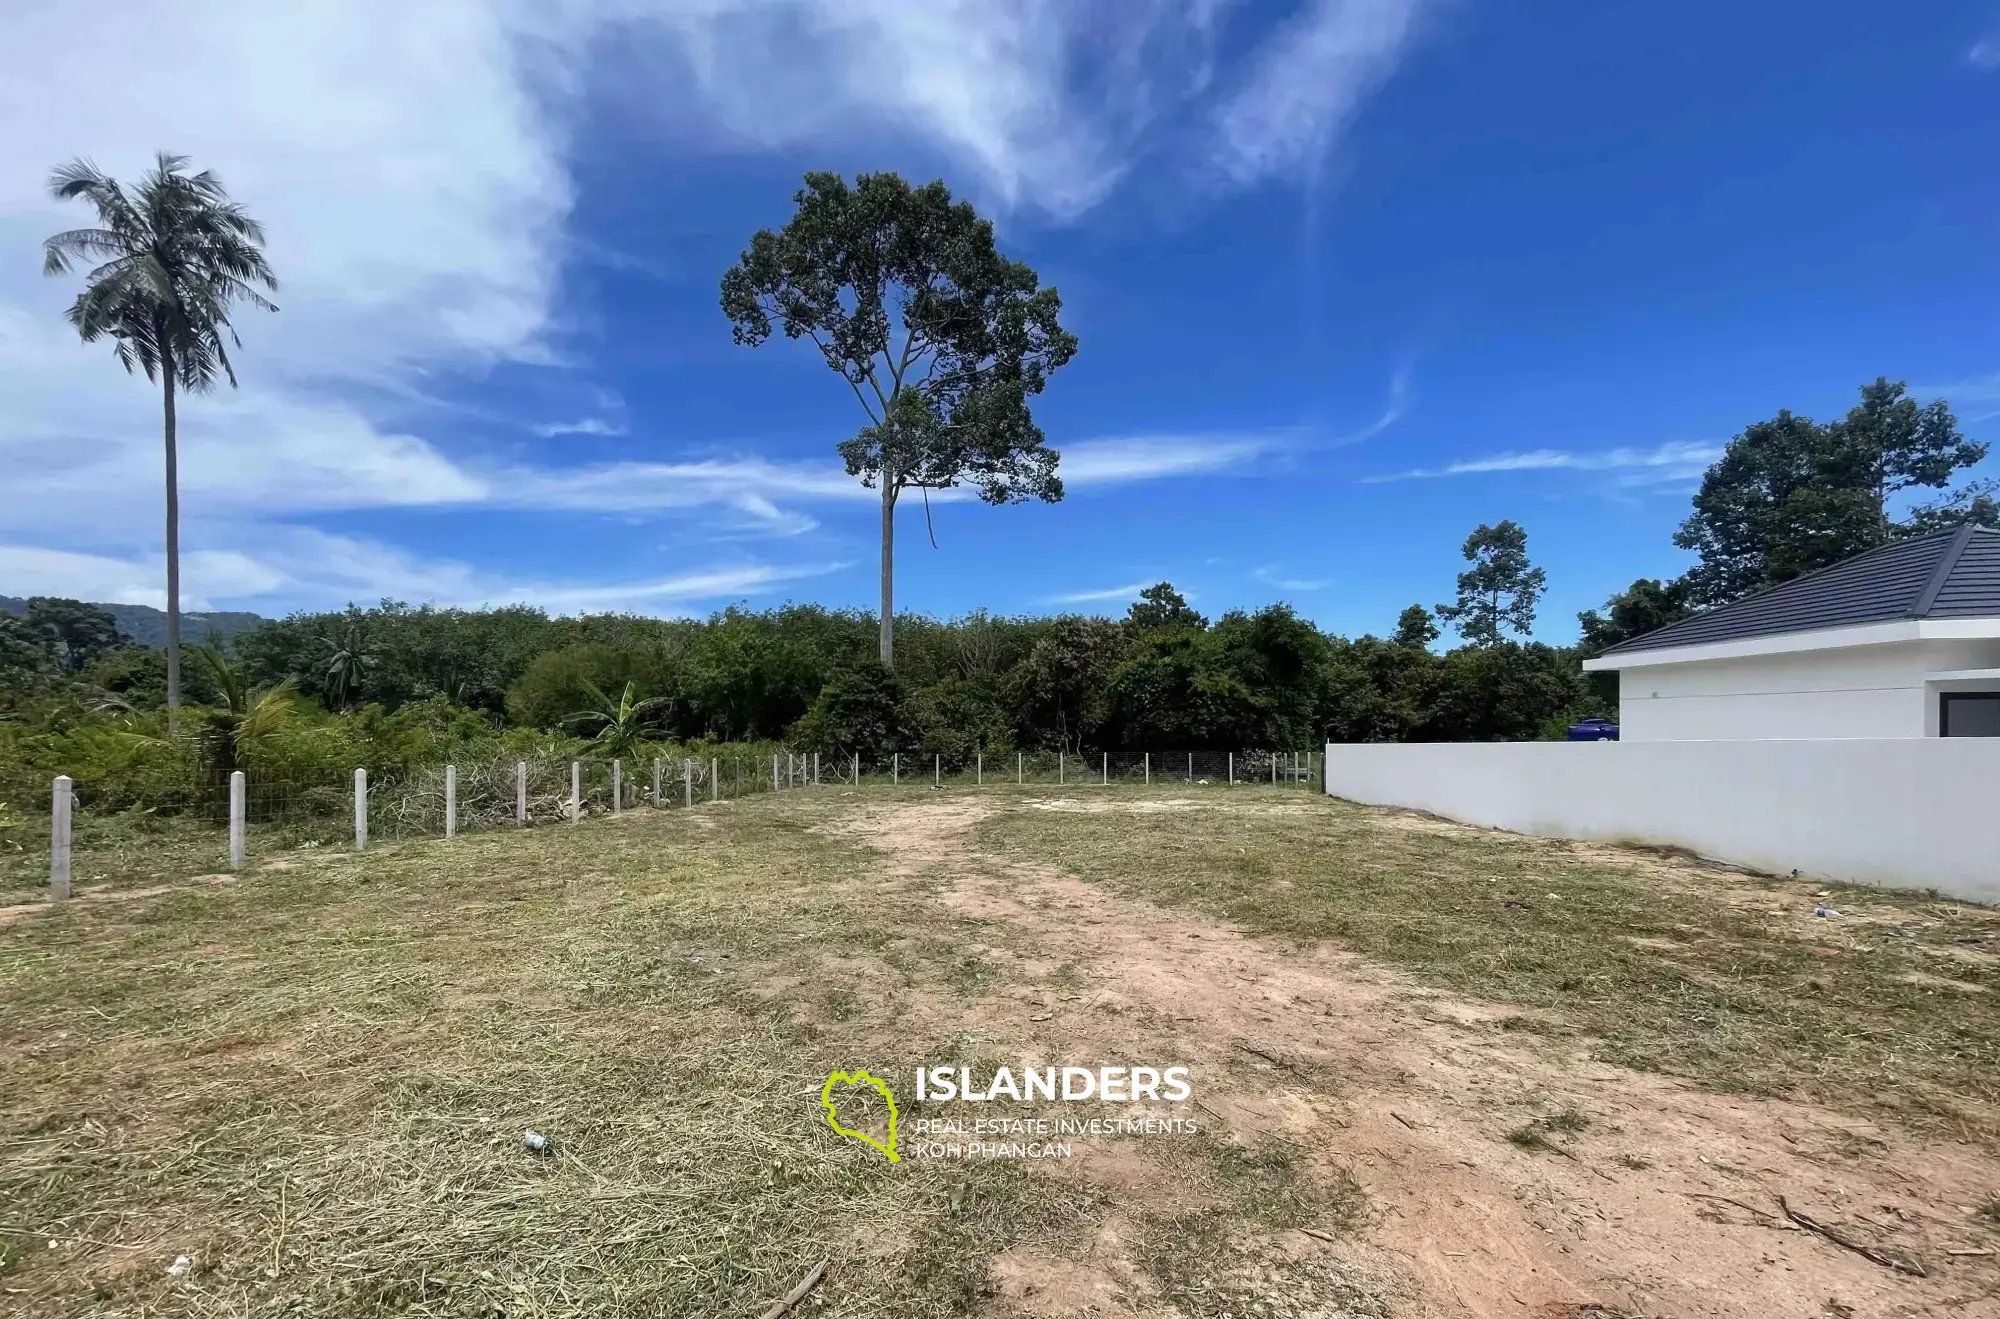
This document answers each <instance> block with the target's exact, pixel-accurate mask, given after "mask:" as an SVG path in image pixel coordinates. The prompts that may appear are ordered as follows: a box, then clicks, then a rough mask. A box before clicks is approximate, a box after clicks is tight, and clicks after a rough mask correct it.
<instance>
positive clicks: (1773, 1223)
mask: <svg viewBox="0 0 2000 1319" xmlns="http://www.w3.org/2000/svg"><path fill="white" fill-rule="evenodd" d="M1681 1194H1682V1195H1685V1196H1686V1197H1687V1198H1688V1199H1690V1200H1713V1201H1715V1202H1716V1203H1717V1204H1726V1205H1734V1206H1735V1207H1736V1208H1738V1209H1741V1210H1742V1211H1743V1212H1744V1213H1746V1214H1754V1215H1755V1216H1756V1217H1758V1218H1761V1219H1763V1220H1764V1225H1765V1226H1767V1227H1773V1228H1777V1229H1779V1230H1780V1231H1785V1232H1789V1231H1791V1230H1792V1229H1791V1228H1789V1227H1786V1226H1785V1225H1784V1224H1783V1223H1781V1222H1779V1221H1778V1216H1777V1215H1776V1214H1774V1213H1772V1212H1771V1211H1770V1210H1768V1209H1759V1208H1757V1207H1756V1206H1755V1205H1747V1204H1744V1203H1743V1202H1742V1201H1741V1200H1732V1199H1730V1198H1729V1197H1728V1196H1726V1195H1710V1194H1708V1193H1707V1192H1705V1191H1682V1192H1681Z"/></svg>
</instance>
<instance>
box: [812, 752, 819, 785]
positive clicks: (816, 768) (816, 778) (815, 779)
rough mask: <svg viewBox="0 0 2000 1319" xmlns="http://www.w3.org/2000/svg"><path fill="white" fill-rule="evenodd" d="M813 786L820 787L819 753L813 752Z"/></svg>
mask: <svg viewBox="0 0 2000 1319" xmlns="http://www.w3.org/2000/svg"><path fill="white" fill-rule="evenodd" d="M813 786H814V787H815V788H817V787H818V786H819V752H817V751H815V752H813Z"/></svg>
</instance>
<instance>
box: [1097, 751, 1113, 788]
mask: <svg viewBox="0 0 2000 1319" xmlns="http://www.w3.org/2000/svg"><path fill="white" fill-rule="evenodd" d="M1098 754H1099V755H1101V756H1103V757H1104V765H1103V772H1102V774H1101V775H1100V776H1099V777H1101V778H1102V779H1103V781H1104V786H1105V787H1107V788H1108V787H1110V786H1111V753H1110V752H1109V751H1101V752H1099V753H1098Z"/></svg>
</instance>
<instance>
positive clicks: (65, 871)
mask: <svg viewBox="0 0 2000 1319" xmlns="http://www.w3.org/2000/svg"><path fill="white" fill-rule="evenodd" d="M75 788H76V785H75V783H74V782H72V781H71V779H70V776H69V775H67V774H58V775H56V782H55V792H54V794H53V796H52V797H51V799H50V802H49V901H50V902H67V901H68V900H69V844H70V815H71V810H72V808H73V807H74V805H75V802H76V792H75Z"/></svg>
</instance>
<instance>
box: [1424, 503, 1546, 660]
mask: <svg viewBox="0 0 2000 1319" xmlns="http://www.w3.org/2000/svg"><path fill="white" fill-rule="evenodd" d="M1464 554H1465V557H1466V559H1467V560H1468V561H1470V562H1471V564H1472V567H1470V568H1468V569H1466V570H1465V571H1464V572H1462V573H1460V574H1459V575H1458V600H1457V602H1456V603H1455V604H1448V605H1439V606H1438V607H1437V613H1438V617H1439V618H1441V619H1443V620H1444V621H1445V622H1447V623H1450V624H1451V625H1452V626H1453V627H1456V628H1457V629H1458V634H1459V635H1460V636H1461V637H1464V638H1465V639H1466V640H1467V641H1469V642H1471V643H1472V644H1473V645H1475V646H1495V645H1498V644H1500V629H1501V628H1503V627H1505V628H1511V629H1513V630H1514V631H1515V632H1518V633H1520V634H1522V635H1523V636H1525V635H1527V633H1528V632H1529V631H1530V630H1531V629H1532V628H1533V627H1534V626H1535V603H1536V602H1537V601H1538V600H1540V599H1541V598H1542V591H1543V589H1544V588H1545V587H1546V586H1547V583H1548V574H1547V573H1545V572H1543V571H1542V570H1541V569H1540V568H1537V567H1535V566H1534V565H1533V564H1532V563H1530V562H1529V561H1528V533H1527V532H1526V531H1524V530H1522V528H1521V525H1520V524H1519V523H1517V522H1512V521H1503V522H1499V523H1495V524H1494V525H1492V526H1487V525H1486V524H1485V523H1481V524H1480V525H1479V527H1478V528H1476V529H1475V530H1474V531H1473V533H1472V534H1471V535H1470V536H1467V537H1466V538H1465V546H1464Z"/></svg>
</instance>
